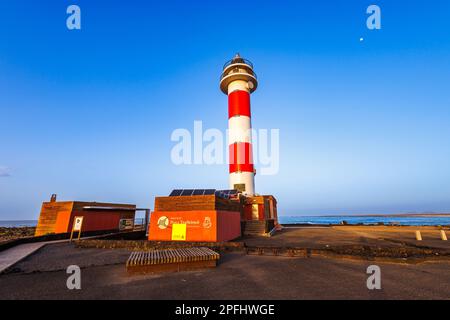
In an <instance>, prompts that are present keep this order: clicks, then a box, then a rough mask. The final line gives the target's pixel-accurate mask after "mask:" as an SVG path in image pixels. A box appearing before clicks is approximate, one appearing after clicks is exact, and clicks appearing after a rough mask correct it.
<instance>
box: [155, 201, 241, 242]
mask: <svg viewBox="0 0 450 320" xmlns="http://www.w3.org/2000/svg"><path fill="white" fill-rule="evenodd" d="M240 236H241V214H240V204H239V201H232V200H230V199H224V198H221V197H220V196H218V195H216V194H214V193H213V194H207V195H205V194H201V195H194V194H191V195H189V196H169V197H156V199H155V211H154V212H152V214H151V218H150V230H149V237H148V239H149V240H157V241H196V242H223V241H229V240H233V239H236V238H238V237H240Z"/></svg>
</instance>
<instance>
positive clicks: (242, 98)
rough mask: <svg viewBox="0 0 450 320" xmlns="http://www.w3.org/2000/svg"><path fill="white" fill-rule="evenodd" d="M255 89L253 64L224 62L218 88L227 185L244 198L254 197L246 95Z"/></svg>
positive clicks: (239, 58) (235, 59)
mask: <svg viewBox="0 0 450 320" xmlns="http://www.w3.org/2000/svg"><path fill="white" fill-rule="evenodd" d="M257 87H258V80H257V77H256V74H255V72H254V71H253V64H252V63H251V62H250V61H248V60H246V59H243V58H241V56H240V55H239V54H236V56H235V57H234V58H233V59H231V60H230V61H228V62H227V63H225V65H224V66H223V71H222V76H221V78H220V89H221V90H222V92H223V93H224V94H226V95H227V96H228V143H229V171H230V176H229V184H230V189H235V190H238V191H240V192H242V193H243V194H245V195H249V196H253V195H254V194H255V174H256V171H255V168H254V164H253V150H252V149H253V148H252V132H251V130H252V124H251V110H250V94H252V93H253V92H254V91H255V90H256V88H257Z"/></svg>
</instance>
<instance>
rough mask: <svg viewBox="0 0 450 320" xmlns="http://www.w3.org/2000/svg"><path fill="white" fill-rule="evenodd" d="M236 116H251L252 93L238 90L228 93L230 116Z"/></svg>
mask: <svg viewBox="0 0 450 320" xmlns="http://www.w3.org/2000/svg"><path fill="white" fill-rule="evenodd" d="M235 116H247V117H250V93H248V92H247V91H242V90H236V91H233V92H231V93H230V94H229V95H228V118H232V117H235Z"/></svg>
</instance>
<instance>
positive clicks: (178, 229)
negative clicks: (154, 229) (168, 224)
mask: <svg viewBox="0 0 450 320" xmlns="http://www.w3.org/2000/svg"><path fill="white" fill-rule="evenodd" d="M172 240H175V241H186V225H185V224H173V225H172Z"/></svg>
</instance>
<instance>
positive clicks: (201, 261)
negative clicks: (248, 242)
mask: <svg viewBox="0 0 450 320" xmlns="http://www.w3.org/2000/svg"><path fill="white" fill-rule="evenodd" d="M219 258H220V255H219V254H218V253H217V252H215V251H213V250H211V249H209V248H205V247H199V248H181V249H167V250H153V251H137V252H132V253H131V255H130V257H129V258H128V261H127V264H126V267H127V272H128V273H129V274H145V273H156V272H179V271H191V270H198V269H205V268H214V267H216V265H217V261H218V260H219Z"/></svg>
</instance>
